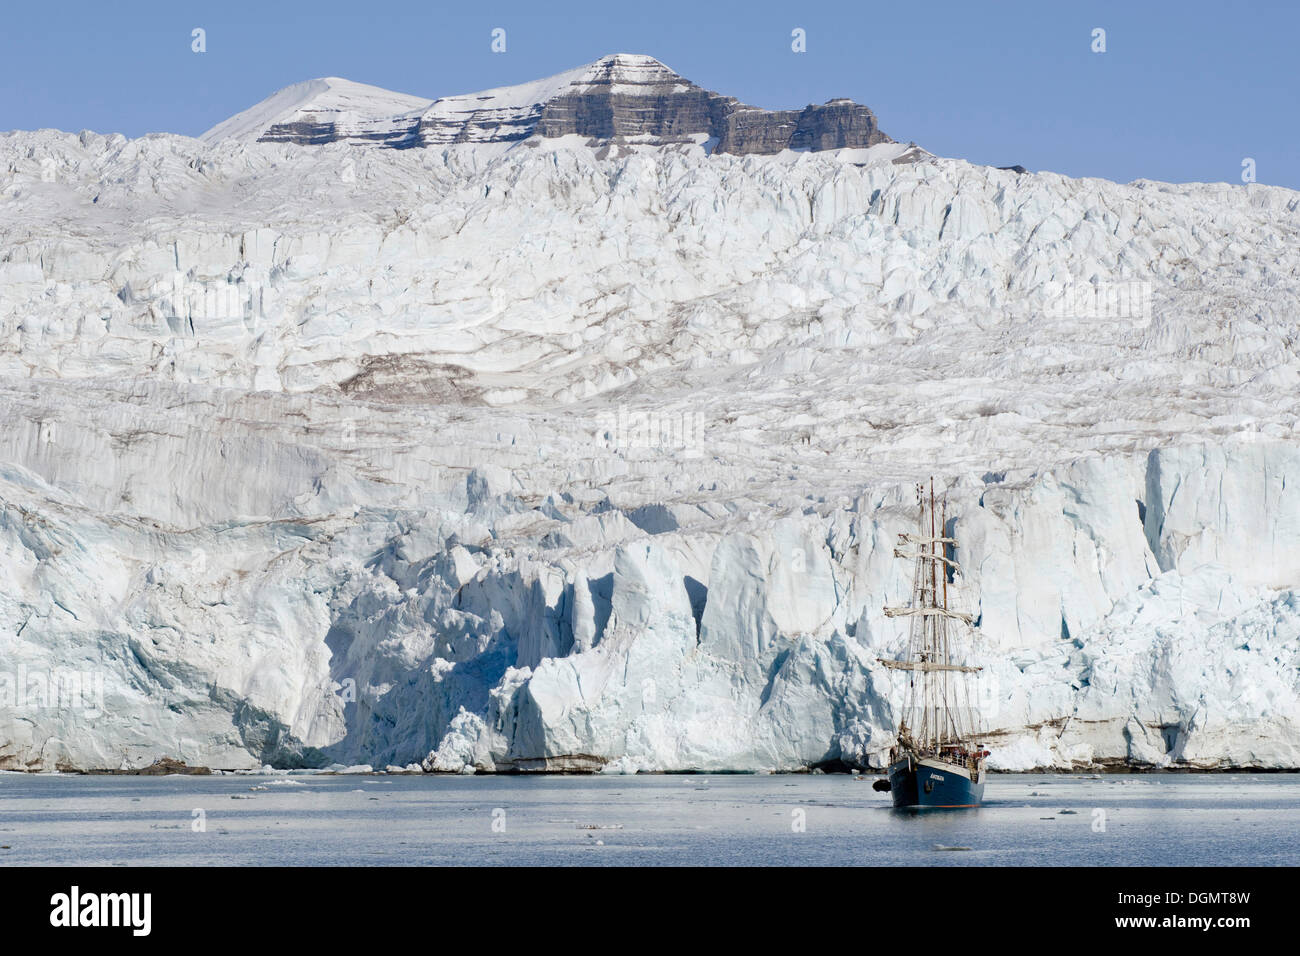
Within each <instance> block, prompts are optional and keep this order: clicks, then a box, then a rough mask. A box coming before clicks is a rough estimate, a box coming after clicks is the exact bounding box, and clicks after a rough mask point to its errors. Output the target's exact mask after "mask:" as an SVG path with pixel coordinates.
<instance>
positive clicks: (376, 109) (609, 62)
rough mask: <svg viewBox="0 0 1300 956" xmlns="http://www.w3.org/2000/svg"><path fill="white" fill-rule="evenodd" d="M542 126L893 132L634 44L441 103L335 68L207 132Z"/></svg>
mask: <svg viewBox="0 0 1300 956" xmlns="http://www.w3.org/2000/svg"><path fill="white" fill-rule="evenodd" d="M534 135H537V136H542V137H547V138H558V137H562V136H581V137H584V138H586V139H587V140H589V141H592V142H608V141H618V142H631V143H642V144H651V145H665V144H668V143H677V142H692V141H693V142H698V143H702V144H705V145H706V146H707V148H709V149H715V148H716V149H717V151H719V152H724V153H777V152H780V151H781V150H783V149H806V150H821V149H840V148H845V147H868V146H875V145H877V144H880V143H888V142H891V140H890V139H889V137H888V136H886V135H885V134H884V133H882V132H880V130H879V129H878V127H877V125H876V117H875V114H873V113H872V112H871V110H870V109H868V108H867V107H865V106H861V105H859V104H857V103H854V102H852V101H851V100H847V99H835V100H831V101H829V102H827V103H825V104H823V105H821V106H812V105H810V106H807V107H805V108H804V109H802V110H763V109H757V108H755V107H753V106H746V105H744V104H743V103H741V102H740V101H738V100H737V99H735V97H731V96H722V95H720V94H718V93H712V92H710V91H708V90H705V89H702V88H701V87H698V86H696V85H695V84H694V83H691V82H690V81H689V80H686V79H684V78H682V77H681V76H679V75H678V74H676V73H674V72H673V71H672V70H670V69H669V68H668V67H666V66H664V65H663V64H662V63H660V62H659V61H658V60H656V59H655V58H654V57H650V56H641V55H637V54H630V53H618V54H614V55H612V56H606V57H602V58H601V59H599V60H597V61H596V62H594V63H589V64H587V65H586V66H582V67H578V68H577V69H575V70H569V71H567V72H564V73H559V74H557V75H555V76H550V77H547V78H545V79H542V80H537V81H535V82H532V83H523V84H520V85H518V86H507V87H501V88H499V89H493V90H484V91H482V92H479V93H469V94H466V95H463V96H448V97H443V98H441V99H438V100H436V101H434V102H433V103H430V102H429V101H428V100H420V99H418V98H416V97H412V96H406V95H404V94H401V93H390V92H389V91H387V90H381V89H378V88H376V87H370V86H363V85H362V84H358V83H349V82H348V81H347V80H340V79H337V78H334V77H329V78H326V79H320V80H310V81H308V82H306V83H299V84H297V85H295V86H290V87H287V88H286V89H283V90H280V91H279V92H278V93H275V94H274V95H272V96H270V97H269V98H267V99H266V100H263V101H262V102H261V103H258V104H257V105H256V106H253V107H251V108H249V109H248V110H245V111H244V112H243V113H240V114H238V115H237V116H234V117H232V118H231V119H228V120H226V121H225V122H223V123H220V124H218V125H217V126H215V127H213V128H212V129H210V130H209V131H208V132H206V133H204V134H203V136H202V139H203V140H204V141H205V142H209V143H215V142H217V141H219V140H222V139H226V138H234V139H238V140H241V141H243V142H263V143H268V142H283V143H298V144H300V145H316V146H318V145H322V144H325V143H335V142H348V143H370V144H373V145H379V146H389V147H397V148H411V147H420V146H441V145H446V144H450V143H483V144H486V143H513V142H517V141H519V140H522V139H527V138H529V137H531V136H534Z"/></svg>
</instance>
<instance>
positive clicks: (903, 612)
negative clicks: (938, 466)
mask: <svg viewBox="0 0 1300 956" xmlns="http://www.w3.org/2000/svg"><path fill="white" fill-rule="evenodd" d="M916 491H917V499H918V504H919V505H920V512H921V513H920V517H919V520H918V522H917V533H916V534H906V533H903V534H899V536H898V542H899V543H898V546H897V547H895V548H894V556H895V557H899V558H909V559H912V560H914V561H915V562H916V563H915V565H914V569H913V574H912V602H911V604H910V606H908V607H886V608H885V615H886V616H888V617H910V618H911V619H912V621H911V634H910V638H909V641H908V656H907V658H906V659H905V660H901V661H893V660H884V659H883V658H882V659H879V660H880V663H882V664H884V665H885V666H886V667H890V668H894V669H896V670H906V671H911V672H912V674H911V679H910V682H909V685H908V694H907V703H906V705H905V708H904V715H903V719H902V721H901V726H900V728H899V741H900V742H901V743H903V744H905V745H910V746H912V747H914V748H916V749H917V750H919V751H920V752H923V753H929V752H940V751H941V750H942V749H943V748H945V747H950V746H955V745H958V744H960V743H961V742H962V741H963V740H964V739H965V738H966V736H967V735H966V733H965V728H964V727H963V721H962V714H961V711H962V709H963V703H964V702H959V701H958V700H956V699H955V698H954V691H956V690H958V689H964V687H963V685H964V681H961V680H958V681H956V682H955V683H956V686H954V681H953V675H954V674H970V673H975V672H976V671H978V670H979V668H978V667H967V666H965V665H960V664H954V663H953V662H952V649H951V645H950V642H949V633H948V622H949V621H960V622H962V623H964V624H967V625H969V624H970V623H971V618H970V615H969V614H963V613H961V612H959V611H954V610H952V609H950V608H949V607H948V574H949V571H950V570H952V571H956V570H958V565H957V562H956V561H954V560H952V559H951V558H949V557H948V555H947V553H946V552H947V546H948V545H951V544H955V543H956V541H955V539H953V538H950V537H947V536H946V535H945V528H946V526H947V516H948V514H947V511H948V509H947V502H946V500H945V502H944V504H943V512H942V516H940V515H939V514H937V513H936V510H937V509H936V501H935V493H934V479H933V478H931V479H930V488H929V494H928V495H927V494H926V488H925V485H923V484H918V485H917V487H916ZM936 522H937V523H936ZM909 546H910V547H914V548H915V550H909ZM918 684H919V686H918ZM963 696H964V695H963Z"/></svg>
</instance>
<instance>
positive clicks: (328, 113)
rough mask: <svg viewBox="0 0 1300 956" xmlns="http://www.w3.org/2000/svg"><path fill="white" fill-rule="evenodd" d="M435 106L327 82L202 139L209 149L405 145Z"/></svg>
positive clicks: (252, 111)
mask: <svg viewBox="0 0 1300 956" xmlns="http://www.w3.org/2000/svg"><path fill="white" fill-rule="evenodd" d="M430 102H431V101H430V100H426V99H421V98H420V97H418V96H408V95H406V94H405V93H394V92H392V91H391V90H384V89H380V88H379V87H377V86H367V85H366V84H364V83H353V82H352V81H351V80H344V79H341V78H340V77H337V76H326V77H321V78H319V79H315V80H307V81H306V82H304V83H295V84H294V85H293V86H286V87H285V88H284V89H282V90H279V91H278V92H276V93H273V94H271V95H270V96H268V97H267V98H266V99H264V100H262V102H260V103H258V104H257V105H255V106H251V107H249V108H248V109H246V110H244V111H243V112H242V113H236V114H235V115H234V116H232V117H230V119H228V120H225V121H224V122H222V123H218V124H217V125H216V126H214V127H212V129H210V130H208V131H207V132H206V133H204V134H203V136H202V137H201V138H202V139H203V140H204V141H205V142H209V143H215V142H218V141H219V140H223V139H238V140H241V141H243V142H248V143H254V142H262V143H300V144H304V145H308V144H310V145H320V144H323V143H334V142H340V141H347V142H354V143H376V144H379V145H383V146H393V145H400V144H402V143H404V142H405V141H406V140H408V139H409V138H410V135H411V129H412V126H413V124H414V123H415V122H416V120H415V117H416V116H418V115H419V113H421V112H422V111H423V110H425V109H426V108H427V107H428V106H429V104H430Z"/></svg>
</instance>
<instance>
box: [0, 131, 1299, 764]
mask: <svg viewBox="0 0 1300 956" xmlns="http://www.w3.org/2000/svg"><path fill="white" fill-rule="evenodd" d="M904 155H905V154H904V153H901V152H900V150H899V148H897V147H896V144H885V145H884V146H878V147H873V148H872V149H870V150H848V151H843V152H830V153H818V154H794V153H786V154H783V155H780V156H775V157H752V156H751V157H735V156H726V155H709V154H708V153H707V152H706V150H705V148H704V147H703V146H694V145H682V146H676V147H664V148H658V149H648V148H640V147H628V146H621V147H606V148H598V149H591V148H588V147H587V146H585V145H582V144H580V143H574V142H572V141H570V140H558V141H557V140H542V141H535V142H533V143H531V144H528V145H523V146H518V147H516V148H513V149H510V150H509V151H497V150H494V148H493V147H492V146H484V147H473V146H465V147H460V146H453V147H449V148H446V149H423V150H382V151H377V150H373V149H367V148H361V147H351V146H347V145H345V144H336V145H331V146H325V147H321V148H313V149H302V148H299V147H294V146H290V145H284V144H259V145H242V144H239V143H237V142H230V141H227V142H223V143H218V144H215V145H213V146H210V147H208V146H204V145H202V144H200V143H198V142H197V141H194V140H189V139H185V138H181V137H169V136H158V137H148V138H145V139H142V140H133V141H128V140H125V139H123V138H121V137H102V136H97V135H94V134H89V133H87V134H83V135H81V136H72V135H69V134H61V133H52V132H41V133H18V134H6V135H3V136H0V197H2V198H0V234H2V235H3V246H2V248H3V249H4V254H3V262H0V279H2V280H3V281H2V282H0V408H2V409H3V414H2V415H0V462H2V463H3V464H2V465H0V504H3V509H2V510H0V641H2V642H3V643H2V644H0V742H2V743H3V746H0V766H4V767H9V768H33V769H52V768H55V767H58V766H73V767H107V768H117V767H119V766H123V765H125V766H141V765H146V764H149V763H151V762H152V761H153V760H154V759H155V758H156V757H159V756H163V755H168V756H173V757H177V758H180V759H185V760H186V761H188V762H190V763H203V764H207V765H211V766H219V767H258V766H261V765H262V764H264V763H274V764H276V765H280V766H289V765H294V764H297V763H341V764H349V765H351V764H362V763H365V764H372V765H374V766H385V765H388V764H394V765H401V766H405V765H407V764H410V763H413V762H420V761H423V762H424V764H425V766H426V768H428V769H436V770H448V771H456V770H462V769H465V768H478V769H482V770H491V769H503V768H509V767H521V768H526V769H536V768H546V767H551V768H570V767H572V768H583V769H588V768H590V769H594V768H600V767H606V768H610V769H614V770H637V769H703V770H718V769H791V768H798V767H803V766H807V765H809V764H812V763H817V762H822V761H835V760H841V761H844V762H846V763H850V764H857V765H866V764H872V763H874V764H878V763H879V761H880V760H881V758H882V755H883V754H884V753H885V752H886V751H887V750H888V747H889V746H890V744H891V743H892V742H893V731H894V726H895V723H894V722H895V719H896V712H897V708H898V706H899V704H900V703H901V696H902V686H901V684H900V681H901V680H902V678H901V677H900V676H899V675H897V674H894V673H891V672H889V671H887V670H885V669H884V668H882V667H881V666H880V665H879V664H878V663H877V660H876V659H877V658H878V657H890V656H896V655H897V654H898V653H900V651H901V649H902V647H903V646H904V642H905V633H904V629H903V625H902V623H900V622H899V621H897V620H894V619H888V618H886V617H885V616H884V614H883V611H882V608H883V606H884V605H885V604H886V603H900V602H902V601H905V600H906V598H907V595H908V590H909V586H910V568H908V567H907V566H906V562H903V561H899V560H897V559H895V558H894V556H893V547H894V543H895V537H896V534H897V533H898V532H899V531H904V530H910V528H911V525H912V523H913V521H914V513H913V510H912V508H913V505H914V499H913V497H912V492H911V487H910V486H911V482H913V481H915V480H917V479H919V478H921V477H924V476H926V475H929V474H937V475H939V476H941V481H942V482H944V483H950V484H951V489H950V493H949V506H950V518H951V519H952V521H953V530H954V533H955V534H956V536H957V538H958V540H959V542H960V545H959V549H958V555H957V557H958V560H959V561H960V563H961V564H962V567H963V572H962V574H961V576H960V578H959V579H958V580H956V581H954V582H953V583H954V589H955V593H956V594H957V595H958V596H959V600H962V601H965V602H966V607H967V609H969V610H971V611H972V613H974V614H975V615H976V616H977V619H978V621H979V625H980V627H979V635H980V638H979V643H978V644H977V646H976V648H975V649H974V650H973V651H972V652H971V653H972V655H973V656H972V659H973V660H974V661H976V662H977V663H980V664H981V665H982V666H984V668H985V671H984V672H983V674H982V675H981V678H980V680H981V681H983V682H984V683H983V686H982V688H981V690H980V702H981V710H982V712H983V716H984V717H985V722H986V726H987V728H988V743H989V745H990V747H991V749H993V751H994V756H993V758H991V763H992V764H993V765H995V766H1002V767H1006V768H1023V767H1029V766H1040V765H1041V766H1048V765H1054V766H1070V765H1086V764H1087V763H1089V762H1093V763H1098V762H1105V761H1120V760H1128V761H1134V762H1140V763H1146V764H1154V765H1163V764H1166V763H1184V764H1189V765H1194V766H1202V767H1215V766H1229V765H1252V766H1269V767H1273V766H1296V765H1297V763H1298V761H1297V755H1296V747H1297V741H1298V740H1300V736H1298V735H1297V729H1296V727H1297V714H1296V707H1297V704H1296V700H1297V686H1296V683H1297V678H1296V674H1297V670H1296V663H1297V661H1296V653H1297V650H1296V649H1297V637H1298V636H1300V619H1298V617H1297V608H1296V598H1295V592H1294V590H1292V589H1294V588H1295V586H1296V582H1297V577H1300V549H1297V548H1296V547H1295V546H1294V542H1295V540H1296V532H1297V530H1300V529H1298V527H1297V526H1298V525H1300V501H1297V494H1298V492H1297V487H1300V483H1298V482H1297V481H1296V475H1297V468H1298V465H1300V462H1298V461H1297V456H1298V455H1300V442H1298V441H1297V436H1296V432H1295V428H1294V425H1295V421H1296V414H1297V399H1296V395H1297V390H1296V384H1297V380H1298V378H1300V376H1297V371H1298V368H1300V367H1298V366H1297V362H1296V358H1295V349H1294V345H1293V335H1292V333H1293V325H1294V318H1293V317H1294V314H1295V311H1296V304H1297V301H1298V300H1300V296H1298V295H1297V286H1296V280H1295V278H1294V275H1295V264H1296V260H1297V258H1300V246H1298V244H1297V239H1296V236H1295V233H1294V231H1293V230H1291V229H1290V228H1289V226H1288V225H1287V224H1288V223H1289V221H1290V220H1291V219H1292V218H1293V217H1294V213H1295V210H1296V208H1297V198H1298V197H1297V195H1296V194H1295V193H1294V192H1291V191H1288V190H1283V189H1274V188H1269V187H1261V186H1251V187H1249V188H1240V187H1238V188H1232V187H1228V186H1224V185H1187V186H1168V185H1164V184H1156V183H1138V184H1133V185H1130V186H1119V185H1115V184H1111V183H1105V182H1100V181H1093V180H1069V179H1065V178H1063V177H1059V176H1055V175H1051V174H1040V175H1028V174H1025V175H1017V174H1016V173H1014V172H1009V171H998V170H990V169H986V168H981V167H975V166H970V165H968V164H965V163H961V162H956V161H951V160H939V159H930V158H925V157H921V158H920V161H918V162H902V163H898V162H895V160H897V159H900V158H903V157H904ZM912 158H916V157H912ZM74 691H75V693H74Z"/></svg>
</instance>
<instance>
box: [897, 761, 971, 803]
mask: <svg viewBox="0 0 1300 956" xmlns="http://www.w3.org/2000/svg"><path fill="white" fill-rule="evenodd" d="M889 794H890V796H891V797H892V798H893V800H894V806H896V807H932V808H935V809H939V808H945V809H947V808H956V807H978V806H979V805H980V803H981V802H982V801H983V799H984V781H983V780H981V781H980V782H979V783H972V782H971V781H970V779H969V778H967V777H965V776H963V775H962V774H960V773H957V772H955V771H953V770H949V769H947V768H942V767H940V768H936V767H929V766H926V765H924V764H918V763H917V762H916V761H915V760H908V759H906V758H904V759H902V760H899V761H897V762H895V763H893V764H891V765H890V767H889Z"/></svg>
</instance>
